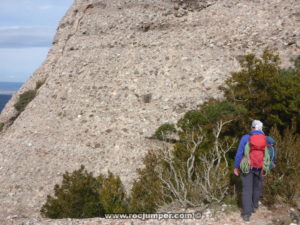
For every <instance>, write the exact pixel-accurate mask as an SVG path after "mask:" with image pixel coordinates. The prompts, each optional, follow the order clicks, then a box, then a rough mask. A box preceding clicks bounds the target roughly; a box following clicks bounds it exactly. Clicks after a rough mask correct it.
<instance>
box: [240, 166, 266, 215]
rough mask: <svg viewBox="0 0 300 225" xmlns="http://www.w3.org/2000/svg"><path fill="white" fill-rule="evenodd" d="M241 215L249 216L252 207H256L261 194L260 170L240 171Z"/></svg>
mask: <svg viewBox="0 0 300 225" xmlns="http://www.w3.org/2000/svg"><path fill="white" fill-rule="evenodd" d="M241 179H242V184H243V192H242V205H243V211H242V215H248V216H250V215H251V213H252V211H253V209H254V208H258V201H259V198H260V196H261V194H262V186H263V177H262V174H261V171H252V170H251V171H250V172H249V173H242V176H241Z"/></svg>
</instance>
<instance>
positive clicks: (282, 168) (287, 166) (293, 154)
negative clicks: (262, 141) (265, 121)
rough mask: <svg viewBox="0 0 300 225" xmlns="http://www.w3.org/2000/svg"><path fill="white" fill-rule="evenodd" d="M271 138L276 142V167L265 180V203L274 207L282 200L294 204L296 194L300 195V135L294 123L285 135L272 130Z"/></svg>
mask: <svg viewBox="0 0 300 225" xmlns="http://www.w3.org/2000/svg"><path fill="white" fill-rule="evenodd" d="M271 136H272V137H274V138H275V140H276V149H277V158H276V167H275V169H273V170H272V172H271V174H270V175H268V176H267V177H266V179H265V186H264V195H263V196H264V203H265V204H267V205H272V204H274V203H276V202H277V200H279V199H280V198H281V199H282V200H283V201H284V202H286V203H291V204H293V200H294V198H295V196H296V194H300V192H299V190H300V180H299V177H300V163H299V162H300V151H299V150H300V135H299V134H297V133H296V126H295V123H293V125H292V127H291V128H286V129H285V130H284V132H283V135H281V134H280V132H279V131H278V129H277V128H272V130H271Z"/></svg>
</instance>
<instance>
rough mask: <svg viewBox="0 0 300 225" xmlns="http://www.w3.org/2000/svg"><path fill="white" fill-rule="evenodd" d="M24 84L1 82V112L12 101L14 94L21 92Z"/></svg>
mask: <svg viewBox="0 0 300 225" xmlns="http://www.w3.org/2000/svg"><path fill="white" fill-rule="evenodd" d="M22 85H23V83H15V82H0V112H1V111H2V110H3V108H4V106H5V104H6V103H7V102H8V101H9V100H10V98H11V97H12V95H13V93H14V92H16V91H17V90H19V88H20V87H21V86H22Z"/></svg>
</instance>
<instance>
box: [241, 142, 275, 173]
mask: <svg viewBox="0 0 300 225" xmlns="http://www.w3.org/2000/svg"><path fill="white" fill-rule="evenodd" d="M270 165H271V158H270V153H269V150H268V147H266V149H265V151H264V168H263V171H264V175H265V176H266V175H268V174H269V172H270ZM240 169H241V171H242V173H249V172H250V169H251V162H250V144H249V142H248V143H247V144H246V146H245V151H244V157H243V158H242V160H241V163H240Z"/></svg>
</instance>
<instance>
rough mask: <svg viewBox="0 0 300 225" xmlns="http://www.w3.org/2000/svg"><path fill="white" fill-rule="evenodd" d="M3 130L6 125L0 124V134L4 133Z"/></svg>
mask: <svg viewBox="0 0 300 225" xmlns="http://www.w3.org/2000/svg"><path fill="white" fill-rule="evenodd" d="M3 128H4V123H0V132H2V130H3Z"/></svg>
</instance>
